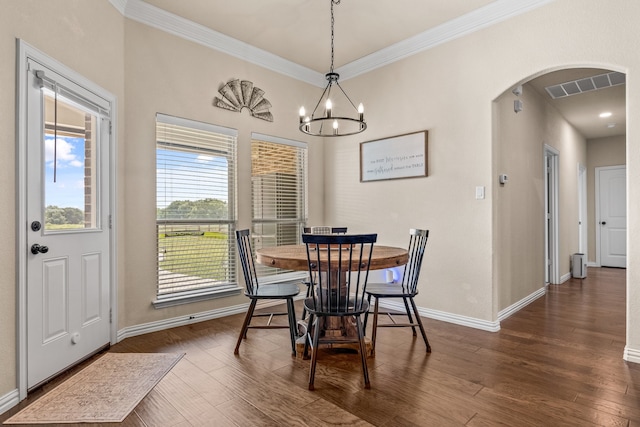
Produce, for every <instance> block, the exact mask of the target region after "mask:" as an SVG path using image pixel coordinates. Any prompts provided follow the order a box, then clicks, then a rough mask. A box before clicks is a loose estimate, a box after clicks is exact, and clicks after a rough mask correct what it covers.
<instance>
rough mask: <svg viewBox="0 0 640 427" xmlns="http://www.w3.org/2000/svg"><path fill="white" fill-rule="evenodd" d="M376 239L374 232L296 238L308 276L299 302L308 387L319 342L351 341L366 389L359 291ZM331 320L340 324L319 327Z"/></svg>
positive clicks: (362, 298) (364, 306) (363, 303)
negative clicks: (305, 316)
mask: <svg viewBox="0 0 640 427" xmlns="http://www.w3.org/2000/svg"><path fill="white" fill-rule="evenodd" d="M376 239H377V235H376V234H361V235H314V234H304V235H303V236H302V240H303V242H304V244H305V245H306V250H307V260H308V265H309V277H311V278H312V283H311V286H310V289H311V293H310V296H309V297H308V298H305V300H304V307H305V309H306V310H307V311H308V312H309V327H308V330H307V334H306V336H305V345H304V354H303V357H304V358H308V357H309V346H311V351H312V352H311V367H310V370H309V390H313V389H314V379H315V372H316V362H317V360H318V347H319V345H320V344H322V343H340V344H345V343H357V344H358V346H359V349H360V358H361V360H362V373H363V375H364V385H365V388H370V383H369V371H368V370H367V355H366V350H365V342H364V328H363V325H362V319H361V316H362V315H363V314H365V313H366V312H367V311H368V310H369V303H368V301H367V299H366V294H365V291H366V287H367V280H368V278H369V266H370V264H371V255H372V254H373V245H374V243H375V242H376ZM331 319H333V320H337V321H339V322H341V326H340V327H339V328H337V329H333V330H331V333H329V332H328V331H327V330H326V329H325V327H326V325H328V324H330V323H331V321H332V320H331ZM353 320H355V331H354V330H353V328H354V325H353ZM338 332H339V333H338Z"/></svg>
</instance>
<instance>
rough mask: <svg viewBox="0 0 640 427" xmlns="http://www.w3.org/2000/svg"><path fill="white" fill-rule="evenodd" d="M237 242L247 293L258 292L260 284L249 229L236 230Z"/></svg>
mask: <svg viewBox="0 0 640 427" xmlns="http://www.w3.org/2000/svg"><path fill="white" fill-rule="evenodd" d="M236 242H237V244H238V254H239V255H240V264H242V273H243V274H244V283H245V286H246V293H247V294H249V295H251V294H253V293H255V292H257V290H258V286H259V285H258V273H257V272H256V264H255V261H254V259H253V251H252V250H251V234H250V232H249V229H245V230H236Z"/></svg>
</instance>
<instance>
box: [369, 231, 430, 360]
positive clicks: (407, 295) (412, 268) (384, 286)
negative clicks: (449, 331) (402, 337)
mask: <svg viewBox="0 0 640 427" xmlns="http://www.w3.org/2000/svg"><path fill="white" fill-rule="evenodd" d="M428 238H429V230H420V229H415V228H413V229H411V230H409V249H408V253H409V261H408V262H407V264H406V265H405V267H404V273H403V275H402V282H401V283H370V284H368V285H367V301H369V303H371V297H374V298H375V299H376V300H375V304H374V308H373V327H372V334H371V345H372V349H371V353H372V355H373V354H375V351H376V335H377V331H378V328H398V327H411V329H412V330H413V336H414V337H415V336H417V334H416V326H417V327H418V328H419V329H420V334H422V339H423V340H424V343H425V345H426V346H427V353H431V346H430V345H429V340H428V339H427V334H426V333H425V331H424V326H423V324H422V320H421V319H420V314H419V313H418V309H417V308H416V303H415V302H414V300H413V298H414V297H415V296H416V295H418V278H419V276H420V268H421V267H422V259H423V258H424V252H425V247H426V245H427V239H428ZM383 298H389V299H390V298H394V299H400V298H402V301H403V302H404V307H405V310H406V311H405V313H398V312H388V311H383V312H381V311H379V302H380V300H381V299H383ZM409 306H411V309H410V307H409ZM412 310H413V315H412V314H411V311H412ZM381 314H382V315H387V316H388V317H389V319H390V320H391V323H382V324H381V323H378V316H379V315H381ZM394 314H396V315H406V316H407V318H408V320H409V323H397V322H396V321H395V319H394V318H393V315H394ZM413 316H415V321H414V319H413ZM368 318H369V313H368V312H367V313H366V314H365V317H364V327H365V329H366V327H367V321H368Z"/></svg>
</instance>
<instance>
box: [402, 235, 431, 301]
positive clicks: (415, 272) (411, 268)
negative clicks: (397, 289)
mask: <svg viewBox="0 0 640 427" xmlns="http://www.w3.org/2000/svg"><path fill="white" fill-rule="evenodd" d="M428 238H429V230H420V229H417V228H412V229H411V230H409V248H408V250H407V251H408V253H409V261H408V262H407V264H405V266H404V273H403V275H402V287H403V288H404V290H405V292H410V293H415V292H416V289H417V288H418V278H419V277H420V269H421V267H422V259H423V258H424V252H425V247H426V246H427V240H428Z"/></svg>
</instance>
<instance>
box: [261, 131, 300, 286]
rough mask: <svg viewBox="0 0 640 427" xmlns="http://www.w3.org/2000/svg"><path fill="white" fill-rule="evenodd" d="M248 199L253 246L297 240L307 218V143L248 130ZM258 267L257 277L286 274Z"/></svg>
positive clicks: (287, 242)
mask: <svg viewBox="0 0 640 427" xmlns="http://www.w3.org/2000/svg"><path fill="white" fill-rule="evenodd" d="M251 200H252V204H251V206H252V224H253V233H252V237H253V239H254V242H253V244H254V248H261V247H269V246H281V245H292V244H297V243H300V235H301V232H302V228H303V227H304V224H305V223H306V221H307V145H306V144H304V143H302V142H297V141H291V140H287V139H283V138H277V137H273V136H268V135H260V134H256V133H254V134H252V138H251ZM258 268H259V271H258V275H259V276H261V277H265V276H271V275H278V276H279V278H280V279H282V277H281V275H283V274H289V272H288V271H283V270H278V269H274V268H271V267H264V266H259V267H258ZM294 275H296V274H294Z"/></svg>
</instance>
